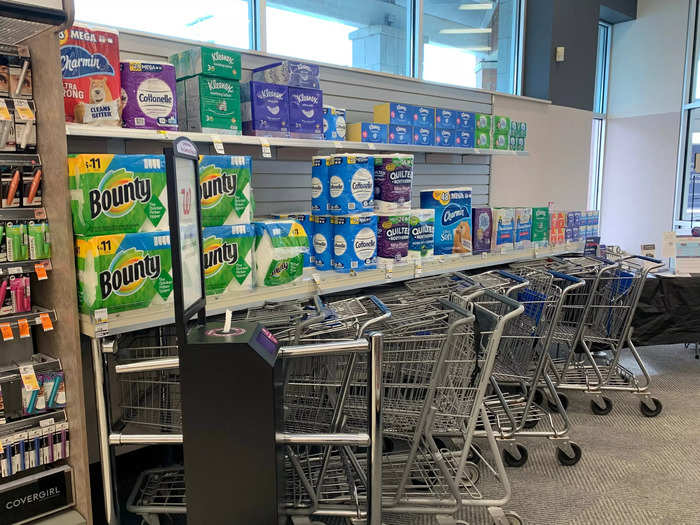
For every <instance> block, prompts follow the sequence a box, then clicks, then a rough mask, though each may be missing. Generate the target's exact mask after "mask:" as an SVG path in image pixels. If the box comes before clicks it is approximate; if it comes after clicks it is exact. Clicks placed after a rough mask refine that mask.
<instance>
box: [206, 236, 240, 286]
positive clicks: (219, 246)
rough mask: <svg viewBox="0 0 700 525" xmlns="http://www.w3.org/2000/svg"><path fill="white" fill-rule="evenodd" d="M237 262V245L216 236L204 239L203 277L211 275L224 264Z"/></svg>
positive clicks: (217, 271) (218, 270)
mask: <svg viewBox="0 0 700 525" xmlns="http://www.w3.org/2000/svg"><path fill="white" fill-rule="evenodd" d="M236 262H238V245H237V244H230V243H227V242H224V240H223V239H219V238H218V237H213V236H212V237H207V238H206V239H204V278H205V279H208V278H209V277H213V276H214V275H216V274H217V273H219V272H220V271H221V269H222V268H223V267H224V265H226V264H228V265H231V264H236Z"/></svg>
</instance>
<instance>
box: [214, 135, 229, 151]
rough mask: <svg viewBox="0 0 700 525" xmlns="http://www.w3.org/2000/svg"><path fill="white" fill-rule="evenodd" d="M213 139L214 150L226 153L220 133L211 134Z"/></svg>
mask: <svg viewBox="0 0 700 525" xmlns="http://www.w3.org/2000/svg"><path fill="white" fill-rule="evenodd" d="M211 141H212V144H214V151H216V152H217V153H218V154H219V155H224V154H225V153H226V151H224V143H223V142H222V141H221V137H219V135H211Z"/></svg>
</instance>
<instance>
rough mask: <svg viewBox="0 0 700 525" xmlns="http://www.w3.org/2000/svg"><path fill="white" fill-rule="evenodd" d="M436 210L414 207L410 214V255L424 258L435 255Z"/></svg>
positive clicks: (410, 256)
mask: <svg viewBox="0 0 700 525" xmlns="http://www.w3.org/2000/svg"><path fill="white" fill-rule="evenodd" d="M434 236H435V210H422V209H413V210H411V212H410V214H409V230H408V257H409V258H411V259H422V258H423V257H428V256H431V255H433V246H434Z"/></svg>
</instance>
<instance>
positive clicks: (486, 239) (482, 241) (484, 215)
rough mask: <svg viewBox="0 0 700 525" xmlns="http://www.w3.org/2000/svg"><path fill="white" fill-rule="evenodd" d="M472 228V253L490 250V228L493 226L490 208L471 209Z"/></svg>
mask: <svg viewBox="0 0 700 525" xmlns="http://www.w3.org/2000/svg"><path fill="white" fill-rule="evenodd" d="M472 221H473V226H472V230H473V232H474V235H473V238H472V243H473V245H474V251H473V253H474V254H475V255H476V254H477V253H487V252H489V251H491V230H492V228H493V226H492V223H493V213H492V212H491V208H474V209H473V210H472Z"/></svg>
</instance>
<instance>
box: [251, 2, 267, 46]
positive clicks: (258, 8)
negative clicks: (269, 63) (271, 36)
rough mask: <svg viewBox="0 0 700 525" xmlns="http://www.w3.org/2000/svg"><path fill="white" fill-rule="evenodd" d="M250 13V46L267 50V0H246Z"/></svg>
mask: <svg viewBox="0 0 700 525" xmlns="http://www.w3.org/2000/svg"><path fill="white" fill-rule="evenodd" d="M248 10H249V13H250V32H251V34H250V48H251V49H253V50H255V51H262V52H266V51H267V19H266V15H267V13H266V11H267V0H248Z"/></svg>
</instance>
